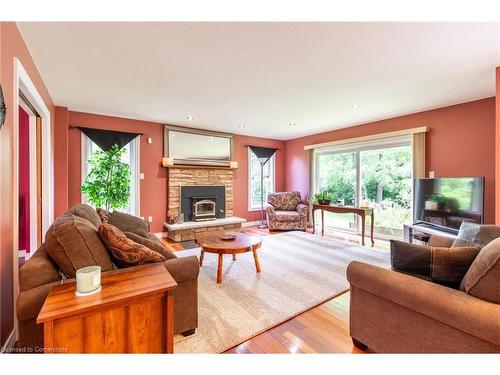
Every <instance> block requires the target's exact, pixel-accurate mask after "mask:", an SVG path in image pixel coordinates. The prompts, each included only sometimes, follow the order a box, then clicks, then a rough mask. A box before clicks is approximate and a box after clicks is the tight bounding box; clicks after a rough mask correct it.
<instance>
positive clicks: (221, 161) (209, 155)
mask: <svg viewBox="0 0 500 375" xmlns="http://www.w3.org/2000/svg"><path fill="white" fill-rule="evenodd" d="M163 144H164V157H165V158H170V159H171V160H173V164H174V165H204V166H222V167H229V166H230V162H231V160H232V149H233V136H232V134H228V133H220V132H212V131H207V130H200V129H191V128H184V127H180V126H172V125H165V126H164V143H163Z"/></svg>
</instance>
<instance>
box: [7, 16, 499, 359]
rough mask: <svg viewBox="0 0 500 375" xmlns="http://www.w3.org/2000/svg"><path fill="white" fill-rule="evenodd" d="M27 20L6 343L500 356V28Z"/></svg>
mask: <svg viewBox="0 0 500 375" xmlns="http://www.w3.org/2000/svg"><path fill="white" fill-rule="evenodd" d="M403 18H404V17H403ZM20 19H23V17H12V20H10V21H2V22H0V61H1V63H2V65H1V67H0V85H1V91H0V93H1V95H0V99H1V100H0V109H2V111H1V117H0V124H2V126H1V128H0V139H1V144H2V169H1V174H0V195H1V197H2V200H1V201H0V212H1V217H2V220H1V233H2V236H1V238H0V243H1V258H0V259H1V263H0V265H1V274H0V277H1V282H2V288H1V299H0V301H1V325H0V327H1V328H0V336H1V348H2V352H4V353H11V354H15V353H39V354H41V353H74V354H83V353H143V354H152V353H170V354H172V353H173V354H192V355H193V354H221V353H227V354H229V353H233V354H243V353H247V354H250V353H251V354H278V353H309V354H319V353H325V354H334V353H338V354H340V353H343V354H353V353H356V354H364V353H386V354H396V353H405V354H417V353H419V354H420V353H446V354H451V353H467V354H472V353H475V354H478V353H496V354H498V353H499V352H500V306H499V303H500V296H499V294H498V288H497V287H496V285H498V282H499V281H500V252H499V251H500V239H497V238H498V237H500V227H498V226H497V225H500V197H499V196H498V194H496V191H498V189H499V188H500V178H499V176H500V167H499V166H500V138H499V136H498V134H499V132H500V130H499V129H500V103H499V100H500V99H499V98H500V36H499V30H500V26H499V25H500V23H498V22H497V21H496V20H495V21H493V20H491V19H489V18H488V19H487V20H483V19H480V18H479V19H478V20H477V21H473V22H472V21H470V22H464V19H459V20H458V21H461V22H348V21H347V20H337V21H335V22H334V21H330V22H290V21H291V20H290V19H284V20H283V21H286V22H255V21H256V20H257V19H254V20H253V21H254V22H236V21H232V22H170V21H173V20H164V21H162V22H145V21H144V20H141V19H137V21H142V22H128V20H129V18H126V19H127V22H125V21H119V22H97V21H95V22H36V21H37V19H33V20H29V21H23V22H21V21H18V20H20ZM67 19H68V20H69V19H72V18H71V17H68V18H67ZM89 19H92V18H88V19H86V21H88V20H89ZM60 20H61V21H64V20H66V18H64V15H62V16H61V17H60ZM423 20H424V21H425V19H418V20H417V21H423ZM183 21H189V19H188V18H184V19H183ZM205 21H210V20H209V19H206V20H205ZM322 21H324V20H322ZM380 21H382V20H380ZM453 21H457V19H453ZM484 21H488V22H484ZM47 41H50V43H49V42H47ZM158 46H161V48H158ZM9 357H14V358H15V357H22V356H15V355H12V356H9ZM32 357H37V356H32ZM40 357H45V356H40ZM170 357H173V358H175V357H177V356H170ZM237 357H245V356H237ZM249 357H252V356H249ZM453 358H455V357H453ZM243 361H247V360H243ZM242 363H243V362H242Z"/></svg>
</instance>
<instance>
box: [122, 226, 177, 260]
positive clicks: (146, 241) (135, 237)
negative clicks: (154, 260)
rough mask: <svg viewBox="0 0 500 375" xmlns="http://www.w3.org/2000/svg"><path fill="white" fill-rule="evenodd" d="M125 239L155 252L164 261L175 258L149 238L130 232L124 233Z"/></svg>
mask: <svg viewBox="0 0 500 375" xmlns="http://www.w3.org/2000/svg"><path fill="white" fill-rule="evenodd" d="M124 234H125V236H127V238H129V239H131V240H132V241H134V242H137V243H139V244H141V245H144V246H146V247H147V248H149V249H151V250H153V251H156V252H157V253H160V254H161V255H163V256H164V257H165V258H166V259H174V258H177V257H176V256H175V255H174V254H173V253H172V252H170V251H168V250H167V249H166V248H164V247H163V246H162V245H161V244H160V243H158V242H156V241H153V240H151V239H149V238H144V237H141V236H139V235H137V234H135V233H132V232H125V233H124Z"/></svg>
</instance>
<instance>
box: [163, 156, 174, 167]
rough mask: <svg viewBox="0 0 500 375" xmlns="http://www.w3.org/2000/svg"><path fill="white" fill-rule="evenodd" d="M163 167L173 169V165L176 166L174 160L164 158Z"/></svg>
mask: <svg viewBox="0 0 500 375" xmlns="http://www.w3.org/2000/svg"><path fill="white" fill-rule="evenodd" d="M161 165H162V166H163V167H165V168H167V167H171V166H172V165H174V158H162V159H161Z"/></svg>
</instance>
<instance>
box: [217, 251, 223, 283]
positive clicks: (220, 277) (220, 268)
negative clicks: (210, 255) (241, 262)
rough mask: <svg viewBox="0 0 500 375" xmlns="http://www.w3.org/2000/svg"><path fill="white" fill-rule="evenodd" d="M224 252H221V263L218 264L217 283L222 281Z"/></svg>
mask: <svg viewBox="0 0 500 375" xmlns="http://www.w3.org/2000/svg"><path fill="white" fill-rule="evenodd" d="M223 257H224V255H223V254H219V264H218V265H217V284H220V283H222V258H223Z"/></svg>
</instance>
